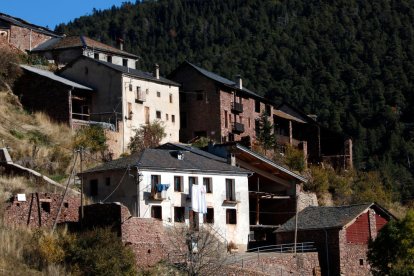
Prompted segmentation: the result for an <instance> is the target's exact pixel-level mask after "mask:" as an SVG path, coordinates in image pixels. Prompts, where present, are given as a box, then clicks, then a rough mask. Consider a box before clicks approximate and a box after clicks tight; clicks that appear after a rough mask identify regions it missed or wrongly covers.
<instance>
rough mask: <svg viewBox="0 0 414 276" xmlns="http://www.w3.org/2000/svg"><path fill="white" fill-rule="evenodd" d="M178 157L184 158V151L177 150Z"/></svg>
mask: <svg viewBox="0 0 414 276" xmlns="http://www.w3.org/2000/svg"><path fill="white" fill-rule="evenodd" d="M177 159H178V160H184V153H183V152H182V151H179V152H177Z"/></svg>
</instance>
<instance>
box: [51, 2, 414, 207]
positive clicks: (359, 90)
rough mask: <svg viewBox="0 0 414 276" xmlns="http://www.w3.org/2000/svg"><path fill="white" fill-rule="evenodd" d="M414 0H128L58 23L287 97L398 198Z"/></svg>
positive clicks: (407, 145)
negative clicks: (349, 147)
mask: <svg viewBox="0 0 414 276" xmlns="http://www.w3.org/2000/svg"><path fill="white" fill-rule="evenodd" d="M413 22H414V1H411V0H371V1H365V0H337V1H327V0H319V1H317V0H290V1H277V0H226V1H223V0H205V1H202V0H193V1H185V0H183V1H179V0H169V1H167V0H160V1H137V2H136V3H135V4H134V3H129V2H126V3H124V4H123V5H122V6H121V7H119V8H118V7H112V9H109V10H103V11H101V10H93V12H92V13H91V15H88V16H83V17H80V18H78V19H75V20H74V21H72V22H69V23H68V24H61V25H59V26H57V27H56V31H58V32H62V33H66V34H68V35H75V34H82V35H86V36H89V37H91V38H94V39H97V40H100V41H102V42H105V43H108V44H112V45H114V44H115V41H116V39H117V38H123V39H124V41H125V50H126V51H129V52H132V53H135V54H138V55H139V56H140V59H139V62H138V68H139V69H142V70H148V71H150V70H151V68H152V67H153V64H154V63H158V64H160V68H161V73H163V74H164V75H167V74H168V73H170V72H171V71H172V70H173V69H174V68H175V67H176V66H178V65H179V64H180V63H181V62H182V61H184V60H188V61H190V62H192V63H195V64H197V65H199V66H201V67H203V68H206V69H207V70H211V71H213V72H215V73H218V74H220V75H222V76H225V77H227V78H230V79H232V78H234V76H235V75H237V74H241V75H242V77H243V82H244V84H245V86H246V87H248V88H249V89H251V90H254V91H256V92H257V93H259V94H261V95H264V96H266V97H267V98H270V99H273V100H275V101H276V102H278V103H280V102H282V101H287V102H288V103H290V104H293V105H295V106H297V107H299V108H301V109H303V110H304V111H305V112H307V113H308V114H316V115H317V116H318V121H319V122H320V123H321V124H323V125H325V126H327V127H329V128H331V129H333V130H335V131H338V132H341V133H346V134H348V135H350V136H351V137H353V140H354V163H355V165H356V168H357V169H359V170H364V171H371V170H376V171H379V172H380V174H381V178H382V181H383V184H384V186H385V187H386V188H387V189H388V190H389V191H392V192H393V197H394V200H400V201H402V202H407V201H408V200H411V199H412V198H413V196H414V141H413V138H414V119H413V116H414V108H413V107H414V94H413V92H414V91H413V84H414V78H413V76H414V40H413V39H414V36H413V35H414V28H413Z"/></svg>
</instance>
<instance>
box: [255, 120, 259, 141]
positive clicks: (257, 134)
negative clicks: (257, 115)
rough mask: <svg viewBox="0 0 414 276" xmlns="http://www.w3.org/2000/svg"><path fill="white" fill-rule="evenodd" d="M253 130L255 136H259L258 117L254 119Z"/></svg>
mask: <svg viewBox="0 0 414 276" xmlns="http://www.w3.org/2000/svg"><path fill="white" fill-rule="evenodd" d="M254 130H255V132H256V137H257V136H259V134H260V121H259V119H256V120H255V121H254Z"/></svg>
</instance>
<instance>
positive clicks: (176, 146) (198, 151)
mask: <svg viewBox="0 0 414 276" xmlns="http://www.w3.org/2000/svg"><path fill="white" fill-rule="evenodd" d="M158 148H159V149H169V150H184V151H191V152H192V153H195V154H198V155H201V156H203V157H206V158H210V159H213V160H216V161H219V162H224V163H227V159H226V158H223V157H220V156H217V155H215V154H212V153H209V152H207V151H204V150H201V149H199V148H196V147H192V146H190V145H186V144H181V143H166V144H164V145H161V146H159V147H158Z"/></svg>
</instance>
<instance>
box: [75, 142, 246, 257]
mask: <svg viewBox="0 0 414 276" xmlns="http://www.w3.org/2000/svg"><path fill="white" fill-rule="evenodd" d="M225 161H226V160H225V159H222V158H219V157H217V156H215V155H211V154H208V153H207V152H203V151H198V152H197V153H195V152H194V151H186V150H169V149H146V150H144V151H142V152H141V153H137V154H132V155H130V156H128V157H124V158H120V159H117V160H113V161H110V162H108V163H105V164H103V165H101V166H98V167H95V168H92V169H90V170H87V171H86V172H84V173H83V174H82V175H81V177H82V179H83V183H84V191H85V194H86V195H87V196H88V197H90V198H91V199H92V200H93V201H95V202H109V201H110V202H120V203H122V204H123V205H125V206H126V207H128V209H129V211H130V212H131V214H132V215H133V216H134V217H138V218H155V219H158V220H161V221H162V222H163V224H164V225H183V224H184V223H185V224H187V225H189V226H190V227H192V228H194V229H197V228H198V227H199V226H200V225H201V224H202V225H204V226H206V227H209V228H211V229H214V233H215V234H216V235H217V237H218V238H219V239H221V240H222V241H223V242H230V241H232V242H234V243H235V244H236V245H237V246H238V247H239V250H246V248H247V243H248V235H249V192H248V180H247V177H248V175H249V174H250V172H249V171H247V170H244V169H241V168H238V167H236V166H231V165H229V164H227V163H226V162H225ZM198 191H199V193H198ZM197 198H198V201H197ZM200 202H202V203H200ZM197 204H202V205H203V206H204V207H203V209H201V208H200V209H199V206H200V205H197Z"/></svg>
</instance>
